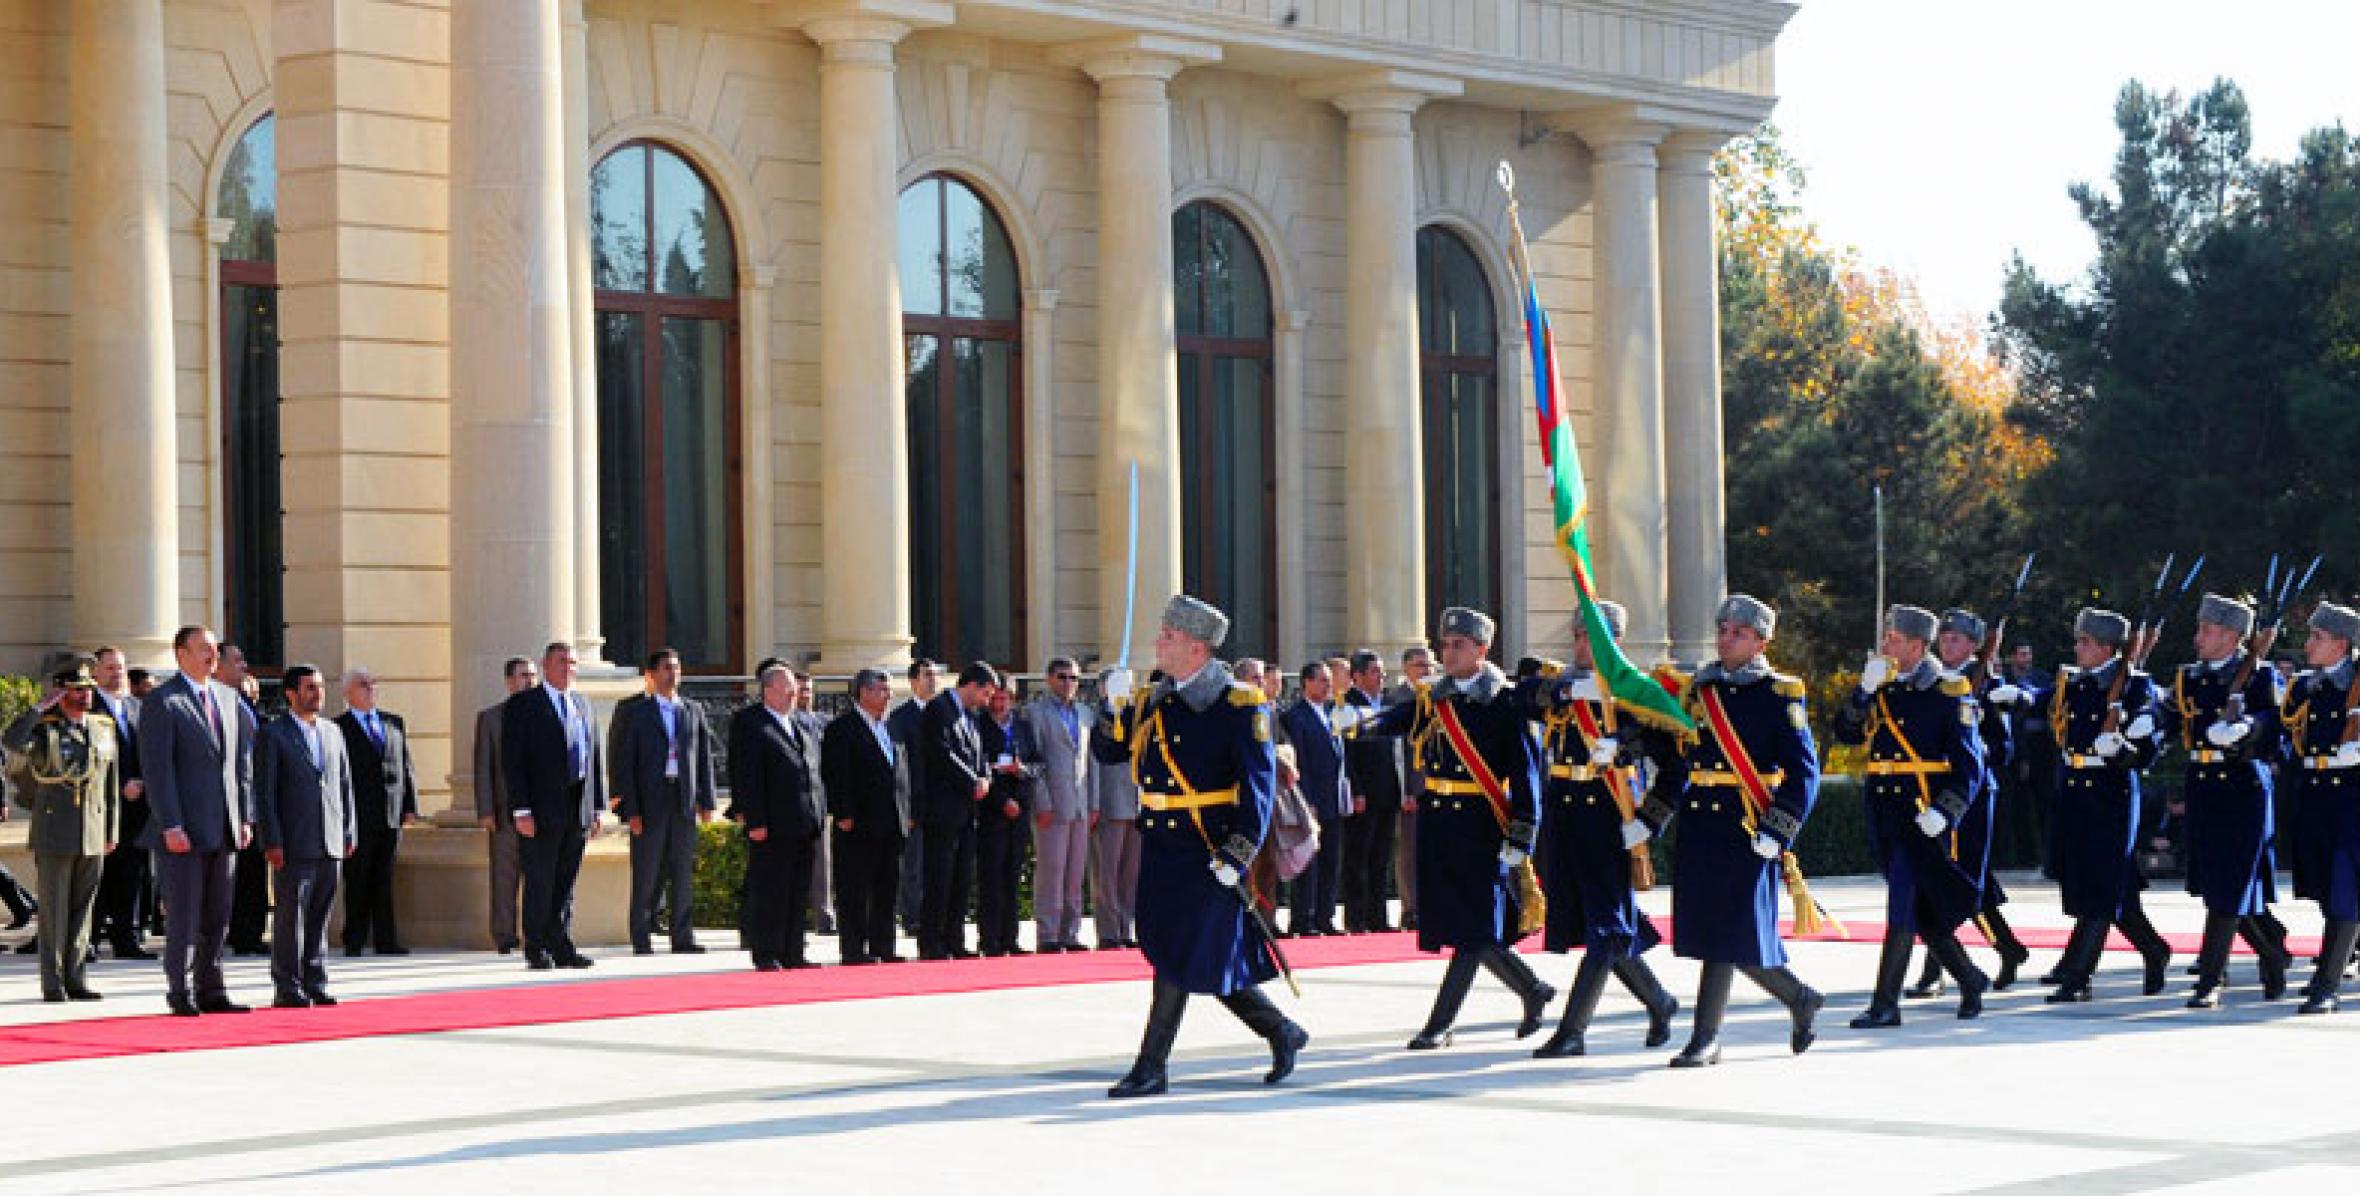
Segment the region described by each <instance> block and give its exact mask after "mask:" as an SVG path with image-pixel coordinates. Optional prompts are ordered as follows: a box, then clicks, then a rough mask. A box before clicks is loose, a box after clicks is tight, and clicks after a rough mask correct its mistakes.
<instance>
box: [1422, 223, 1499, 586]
mask: <svg viewBox="0 0 2360 1196" xmlns="http://www.w3.org/2000/svg"><path fill="white" fill-rule="evenodd" d="M1417 236H1418V240H1419V241H1420V242H1427V241H1428V240H1429V239H1430V238H1431V239H1434V240H1445V241H1449V242H1451V243H1454V244H1456V245H1457V246H1458V248H1459V250H1460V251H1461V252H1463V253H1465V254H1466V256H1467V260H1468V261H1469V262H1471V263H1473V265H1474V266H1475V269H1476V272H1477V275H1478V276H1479V278H1480V279H1481V281H1482V284H1483V285H1482V286H1481V287H1479V288H1476V290H1475V295H1476V297H1477V298H1479V299H1480V300H1481V301H1482V303H1483V306H1484V310H1485V312H1486V314H1487V319H1486V321H1485V322H1486V323H1487V324H1488V325H1489V326H1490V328H1491V347H1490V351H1489V352H1487V353H1436V352H1433V351H1432V350H1431V349H1430V348H1429V347H1428V346H1427V344H1426V327H1427V320H1426V319H1425V316H1426V313H1427V311H1428V310H1429V308H1430V305H1431V308H1432V309H1433V310H1442V309H1443V307H1444V300H1445V293H1444V287H1443V276H1444V272H1443V271H1442V270H1441V269H1439V268H1436V269H1425V268H1423V266H1424V264H1425V263H1424V259H1425V258H1426V255H1425V254H1420V255H1418V256H1419V258H1420V259H1421V260H1420V262H1419V266H1420V268H1419V269H1418V271H1417V274H1418V278H1417V294H1418V315H1419V319H1418V427H1419V431H1420V433H1421V434H1422V442H1423V443H1424V445H1425V447H1426V451H1425V453H1424V454H1423V455H1424V457H1425V459H1426V462H1427V464H1426V476H1425V478H1424V482H1425V487H1424V493H1425V504H1424V505H1425V510H1424V512H1422V522H1423V524H1424V526H1425V534H1426V560H1425V562H1424V568H1425V574H1426V608H1427V609H1426V625H1427V626H1429V627H1431V626H1434V625H1435V622H1436V620H1438V619H1439V618H1440V617H1441V614H1442V609H1443V608H1444V607H1445V606H1449V605H1453V604H1455V603H1460V602H1464V601H1466V600H1467V599H1466V596H1465V595H1445V594H1444V593H1443V592H1442V591H1443V589H1444V586H1443V581H1444V579H1445V572H1446V570H1445V565H1446V561H1445V553H1444V552H1443V551H1442V550H1441V549H1440V548H1439V547H1438V545H1439V544H1440V541H1441V536H1440V535H1439V531H1440V519H1441V507H1440V504H1439V503H1437V502H1436V501H1435V495H1436V493H1437V490H1438V487H1437V486H1436V485H1435V482H1436V480H1437V478H1436V475H1437V474H1439V473H1440V472H1441V471H1442V470H1443V469H1445V468H1449V466H1448V465H1446V464H1445V463H1444V458H1443V456H1442V454H1440V453H1438V452H1437V451H1436V450H1435V446H1436V445H1437V444H1439V443H1441V439H1442V437H1441V433H1442V431H1443V427H1444V415H1445V411H1444V406H1445V403H1446V402H1447V399H1446V398H1445V396H1446V395H1447V393H1448V383H1449V382H1451V381H1452V380H1453V379H1456V378H1480V379H1482V380H1483V382H1484V385H1485V389H1486V391H1487V394H1488V397H1489V401H1490V402H1491V404H1492V407H1493V410H1492V413H1491V414H1492V423H1491V428H1490V431H1491V433H1492V435H1489V436H1486V437H1485V438H1484V439H1485V444H1484V449H1483V452H1484V456H1485V458H1486V460H1487V461H1488V462H1489V468H1488V469H1487V471H1486V473H1487V475H1488V476H1487V479H1486V485H1485V486H1484V505H1485V507H1486V517H1485V518H1484V520H1483V527H1484V531H1483V534H1484V536H1485V538H1486V539H1487V540H1489V545H1488V549H1487V552H1486V556H1487V558H1488V559H1489V562H1490V573H1491V577H1490V578H1489V586H1490V590H1491V600H1492V605H1495V606H1497V605H1504V604H1505V603H1506V601H1507V596H1508V590H1507V568H1506V561H1505V560H1504V559H1503V557H1502V554H1503V552H1504V550H1505V544H1504V540H1505V537H1504V536H1503V535H1502V534H1501V524H1502V523H1503V522H1504V521H1505V512H1506V510H1507V507H1506V495H1505V492H1504V490H1505V481H1504V479H1503V477H1502V474H1503V473H1504V472H1505V462H1504V461H1502V459H1501V453H1500V444H1499V440H1500V437H1499V435H1498V433H1499V430H1500V426H1501V420H1502V419H1503V418H1504V416H1505V414H1506V413H1504V412H1502V411H1501V410H1500V406H1501V392H1500V324H1499V319H1500V307H1499V303H1498V300H1497V296H1496V295H1495V294H1494V293H1493V291H1492V285H1491V284H1492V277H1491V271H1490V270H1489V269H1488V268H1486V266H1485V264H1484V259H1483V254H1481V253H1480V252H1478V251H1477V250H1476V248H1475V244H1474V242H1473V241H1471V240H1469V239H1468V238H1467V237H1466V235H1465V234H1463V233H1461V232H1459V231H1458V230H1457V229H1455V228H1452V227H1450V226H1449V225H1447V224H1427V225H1424V226H1422V227H1420V228H1419V229H1418V233H1417ZM1489 613H1490V614H1492V615H1493V616H1494V617H1497V616H1498V615H1499V614H1500V612H1499V611H1497V610H1494V611H1491V612H1489Z"/></svg>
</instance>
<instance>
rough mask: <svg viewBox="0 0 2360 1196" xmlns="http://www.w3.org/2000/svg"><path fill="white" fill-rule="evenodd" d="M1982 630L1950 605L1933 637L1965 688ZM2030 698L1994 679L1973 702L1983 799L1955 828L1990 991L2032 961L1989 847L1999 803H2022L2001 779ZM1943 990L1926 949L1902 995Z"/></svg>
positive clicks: (1998, 827) (1937, 963)
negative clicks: (1977, 879)
mask: <svg viewBox="0 0 2360 1196" xmlns="http://www.w3.org/2000/svg"><path fill="white" fill-rule="evenodd" d="M1986 630H1987V627H1986V625H1985V624H1984V622H1983V620H1982V619H1981V618H1979V617H1977V616H1976V614H1975V613H1974V612H1973V611H1968V610H1960V609H1958V608H1957V607H1952V608H1951V609H1949V610H1946V611H1943V612H1942V629H1941V630H1940V631H1939V632H1937V633H1936V634H1935V637H1934V654H1935V655H1936V656H1938V657H1940V658H1941V660H1942V667H1943V668H1945V669H1947V670H1949V671H1950V672H1951V673H1953V674H1955V675H1957V676H1960V677H1965V678H1968V680H1969V682H1970V687H1971V685H1972V681H1973V670H1975V669H1977V668H1979V667H1982V666H1981V665H1980V664H1979V663H1978V662H1977V661H1976V660H1975V649H1976V648H1977V647H1978V646H1979V645H1981V644H1982V642H1983V633H1984V632H1985V631H1986ZM2034 700H2035V694H2034V692H2033V691H2031V690H2027V689H2026V688H2024V687H2023V686H2021V685H2017V684H2015V683H2013V682H2009V681H1998V682H1996V683H1994V684H1993V685H1992V686H1991V687H1990V688H1989V689H1987V690H1985V691H1984V692H1983V696H1982V698H1981V699H1980V701H1979V703H1978V704H1979V705H1980V706H1981V707H1982V715H1981V721H1980V722H1978V723H1977V725H1976V732H1977V733H1978V734H1979V735H1980V736H1981V738H1982V742H1983V796H1982V797H1981V798H1980V799H1979V800H1977V801H1976V803H1975V806H1976V809H1975V811H1974V813H1973V814H1971V815H1970V816H1969V817H1968V818H1967V820H1966V821H1965V822H1962V823H1960V824H1959V828H1958V830H1959V860H1960V861H1961V862H1962V863H1963V862H1965V861H1968V860H1973V861H1975V867H1976V869H1977V870H1978V871H1979V873H1980V875H1981V877H1982V889H1983V905H1982V907H1981V908H1979V909H1977V910H1976V911H1975V923H1976V925H1978V926H1981V927H1982V928H1983V933H1984V934H1986V935H1988V936H1990V938H1991V942H1992V945H1993V946H1995V947H1998V948H1999V973H1998V974H1997V975H1995V976H1993V977H1992V978H1991V989H1992V991H1993V992H2006V991H2007V988H2008V986H2009V985H2011V984H2014V983H2015V982H2016V972H2017V969H2019V968H2021V967H2023V966H2024V964H2025V962H2026V961H2028V960H2030V959H2031V958H2032V951H2031V949H2030V948H2028V947H2026V946H2025V945H2024V940H2022V939H2020V938H2017V937H2016V928H2015V927H2013V926H2010V925H2008V919H2007V915H2006V914H2003V913H2001V912H2000V907H2001V906H2003V905H2006V904H2007V902H2008V891H2007V889H2006V888H2005V887H2004V886H2002V885H2001V884H2000V881H1999V874H1998V872H1997V871H1995V870H1994V869H1993V868H1992V867H1991V849H1992V845H1993V844H1994V843H1996V842H1997V841H1998V840H1999V839H2000V837H2001V835H2002V834H2003V833H2004V829H2005V825H2006V824H2005V823H2004V822H2002V821H2001V816H2000V802H2001V799H2002V798H2003V797H2006V798H2008V799H2009V800H2021V795H2018V794H2014V793H2011V792H2010V789H2011V786H2009V785H2007V784H2005V783H2003V781H2002V777H2003V776H2006V775H2008V774H2009V771H2010V766H2011V765H2013V764H2014V763H2015V758H2016V755H2015V753H2016V737H2015V734H2014V732H2012V731H2010V730H2009V729H2008V723H2009V718H2010V716H2011V715H2012V714H2014V713H2015V712H2017V711H2019V710H2023V709H2026V708H2028V707H2029V706H2030V705H2031V704H2032V703H2033V701H2034ZM1942 991H1943V983H1942V961H1941V960H1940V959H1937V958H1935V956H1934V954H1933V953H1932V952H1930V951H1929V952H1928V953H1927V954H1926V970H1925V972H1924V973H1923V974H1921V975H1920V976H1919V977H1918V982H1917V983H1916V984H1914V985H1911V986H1910V988H1909V989H1908V990H1907V991H1906V992H1904V993H1903V994H1902V995H1904V996H1908V997H1916V998H1926V997H1939V996H1941V995H1942Z"/></svg>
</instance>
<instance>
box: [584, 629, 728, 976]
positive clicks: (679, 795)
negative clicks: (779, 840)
mask: <svg viewBox="0 0 2360 1196" xmlns="http://www.w3.org/2000/svg"><path fill="white" fill-rule="evenodd" d="M642 671H643V673H644V675H645V676H646V678H647V683H648V692H647V693H644V694H640V695H639V696H637V697H633V698H626V699H624V700H623V702H622V704H621V705H618V706H616V707H615V719H614V723H613V725H612V726H610V727H608V728H607V756H608V759H609V760H610V761H611V763H610V765H609V767H610V768H611V769H612V770H613V771H612V772H610V773H609V774H608V777H609V780H610V781H611V782H612V783H613V785H614V789H615V797H616V799H617V801H616V808H615V812H616V813H617V814H618V815H620V816H621V817H622V819H623V821H624V822H625V823H626V824H628V825H629V826H630V828H631V951H632V953H633V954H635V955H653V954H655V950H656V949H655V943H654V942H653V935H654V922H655V913H656V904H657V902H658V901H659V900H661V899H662V894H663V893H664V892H665V891H666V890H669V892H670V900H671V904H672V924H671V926H670V927H669V930H670V932H671V935H672V953H673V954H674V955H697V954H702V953H703V951H704V948H703V947H700V946H698V945H697V940H696V914H695V908H694V901H695V889H696V858H697V857H696V852H697V824H698V823H700V822H710V821H712V818H713V810H714V800H713V789H714V780H713V740H712V736H711V733H710V732H708V731H707V730H706V729H705V716H704V715H703V714H702V713H701V712H699V711H698V710H697V708H696V707H695V706H693V705H690V704H689V703H688V702H687V701H686V700H685V699H683V698H682V697H681V696H680V653H678V652H675V651H673V650H672V649H670V648H658V649H656V650H655V651H653V652H651V653H649V654H648V657H647V664H646V666H645V668H644V669H643V670H642Z"/></svg>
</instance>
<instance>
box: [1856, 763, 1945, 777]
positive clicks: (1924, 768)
mask: <svg viewBox="0 0 2360 1196" xmlns="http://www.w3.org/2000/svg"><path fill="white" fill-rule="evenodd" d="M1949 771H1950V762H1949V761H1948V760H1871V761H1869V762H1868V775H1870V776H1872V777H1930V776H1935V775H1938V774H1941V773H1946V772H1949Z"/></svg>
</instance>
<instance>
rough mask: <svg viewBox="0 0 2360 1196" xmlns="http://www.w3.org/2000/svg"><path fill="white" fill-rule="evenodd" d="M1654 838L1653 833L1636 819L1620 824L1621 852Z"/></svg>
mask: <svg viewBox="0 0 2360 1196" xmlns="http://www.w3.org/2000/svg"><path fill="white" fill-rule="evenodd" d="M1654 837H1655V831H1654V830H1652V829H1650V828H1649V827H1648V825H1647V824H1646V823H1644V822H1641V821H1639V820H1638V819H1636V818H1633V819H1631V820H1630V821H1629V822H1626V823H1624V824H1622V841H1623V850H1624V851H1629V850H1630V849H1632V848H1634V847H1637V846H1638V845H1640V844H1641V843H1645V842H1646V841H1648V840H1649V839H1652V838H1654Z"/></svg>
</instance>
